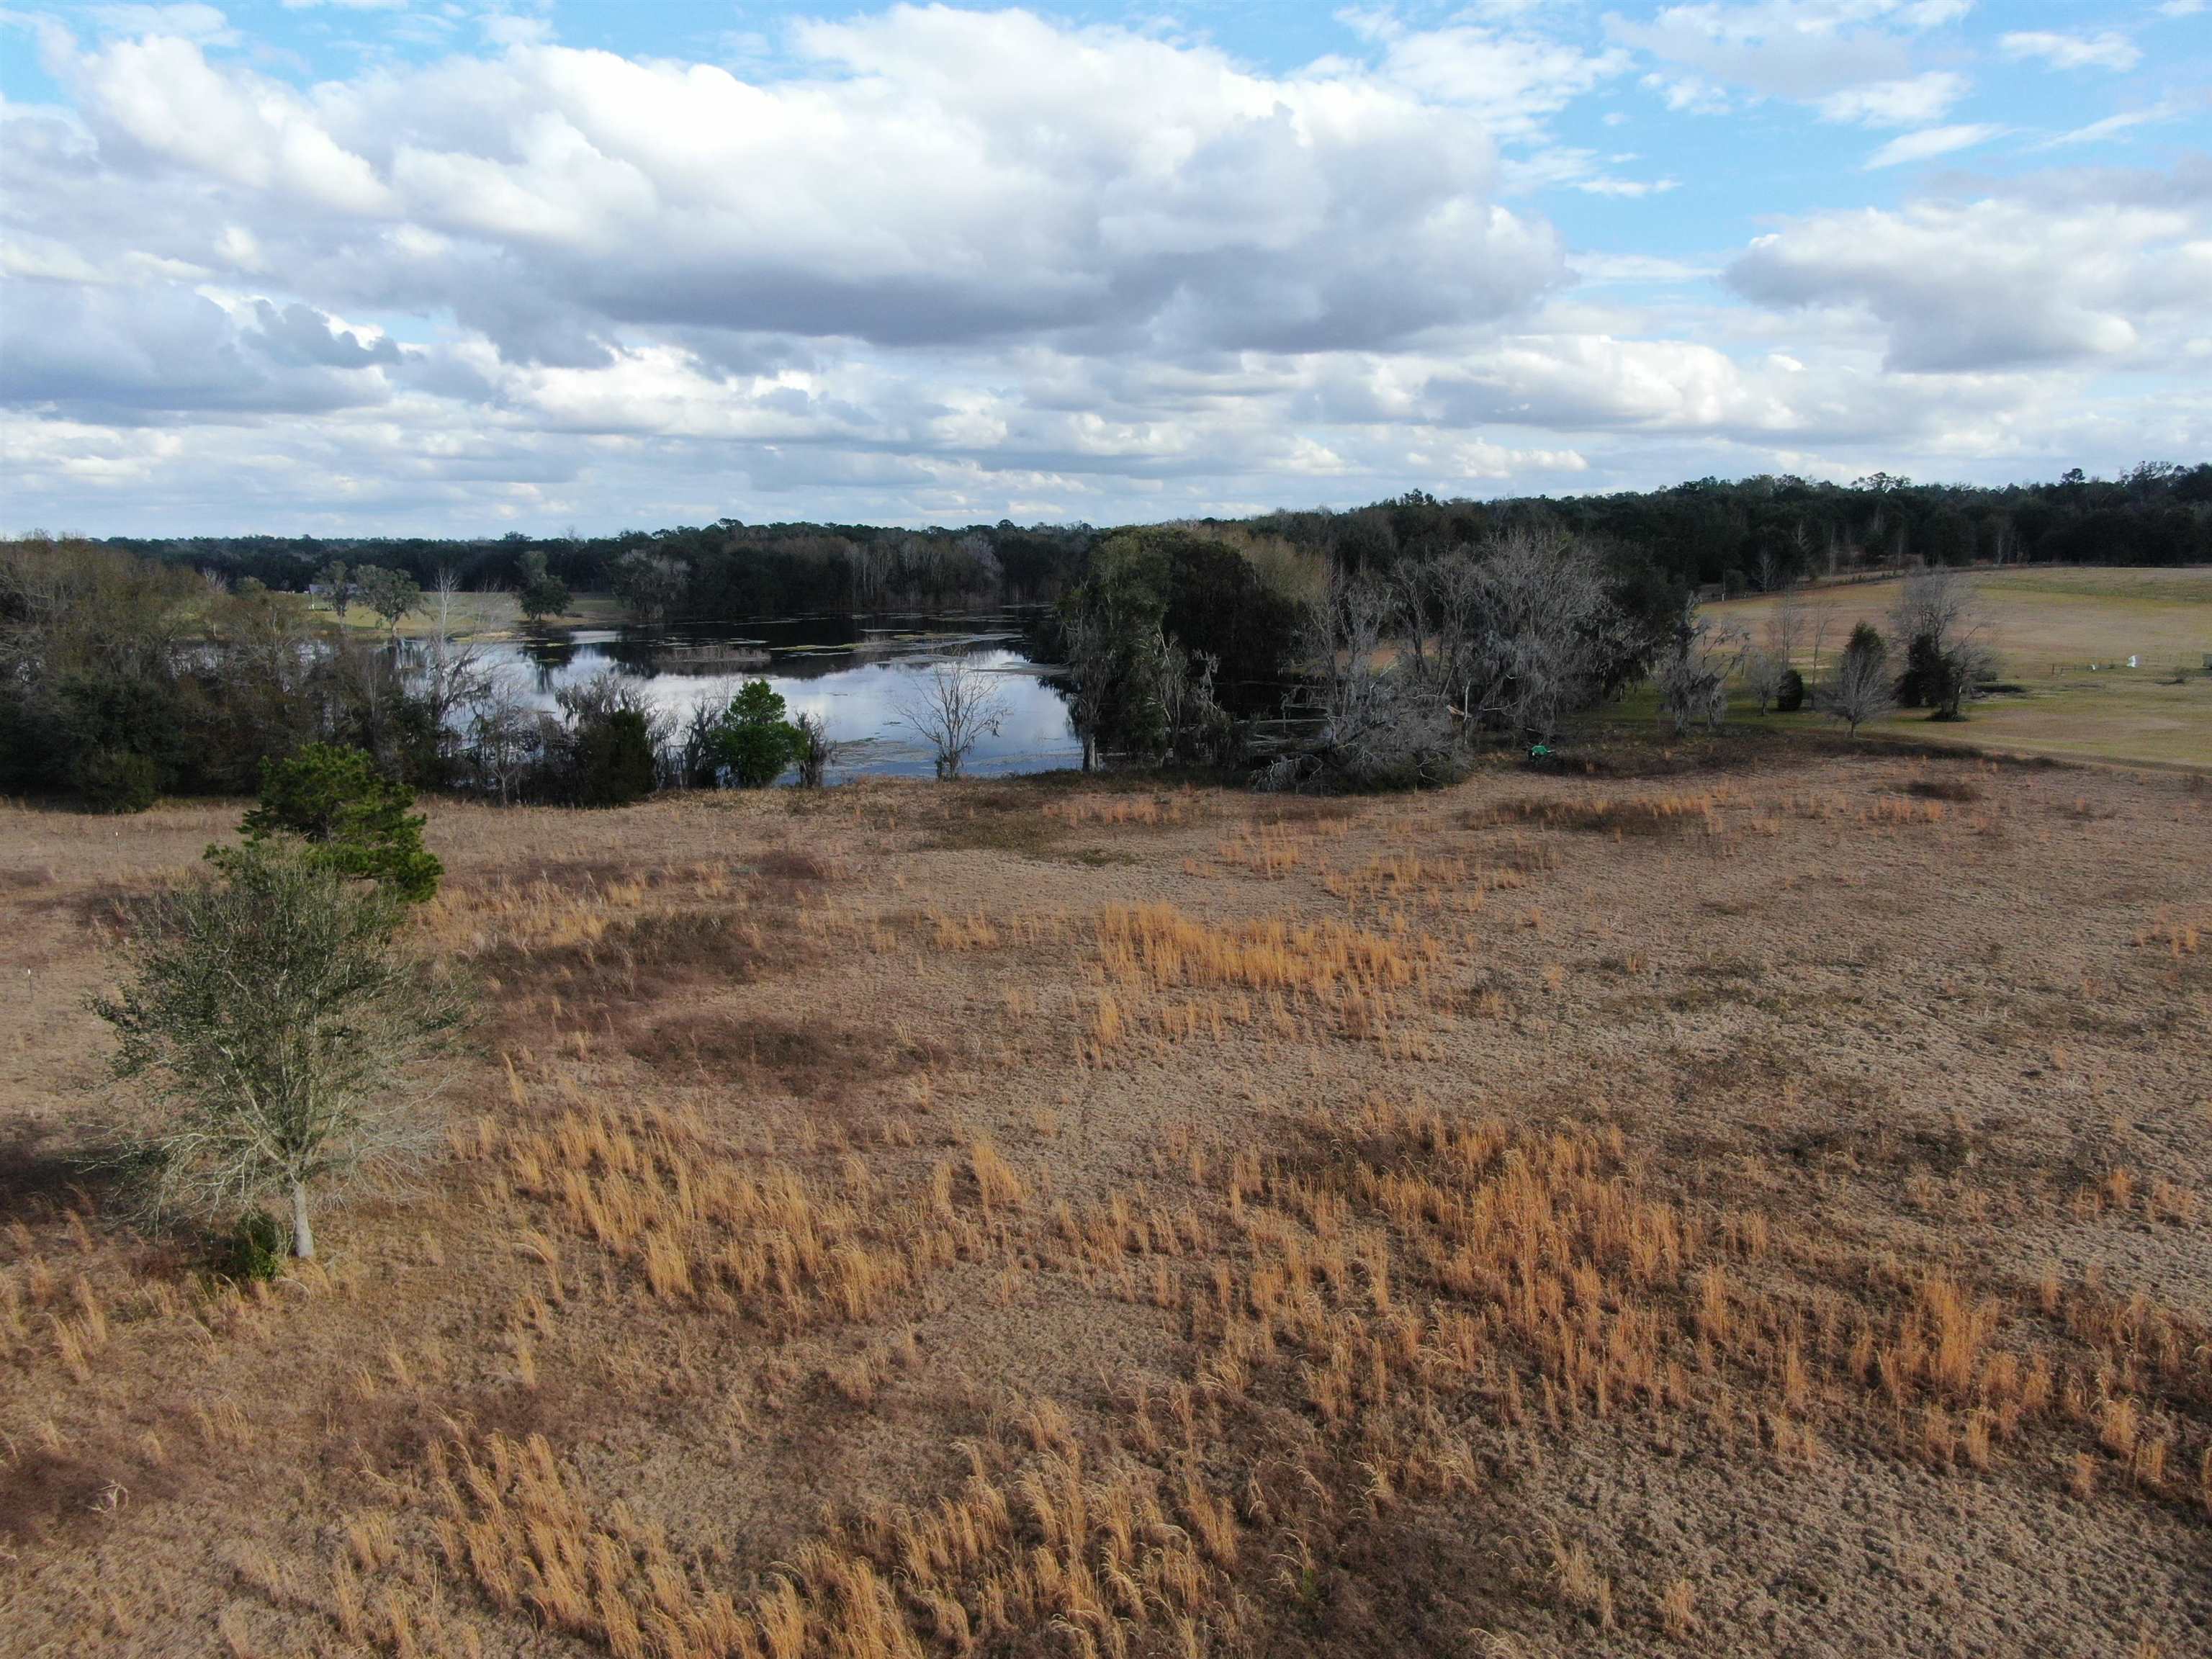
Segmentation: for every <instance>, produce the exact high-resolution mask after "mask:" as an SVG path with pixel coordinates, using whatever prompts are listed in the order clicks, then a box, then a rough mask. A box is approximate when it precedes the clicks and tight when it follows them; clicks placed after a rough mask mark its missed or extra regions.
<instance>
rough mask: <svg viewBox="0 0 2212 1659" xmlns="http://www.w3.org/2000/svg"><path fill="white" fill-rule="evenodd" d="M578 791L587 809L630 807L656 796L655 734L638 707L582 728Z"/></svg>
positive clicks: (577, 744) (578, 742)
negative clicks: (648, 797) (651, 795)
mask: <svg viewBox="0 0 2212 1659" xmlns="http://www.w3.org/2000/svg"><path fill="white" fill-rule="evenodd" d="M575 754H576V789H577V795H578V798H579V799H580V800H581V801H582V802H583V804H584V805H586V806H627V805H629V804H630V803H631V802H632V801H635V800H642V799H645V798H646V797H647V795H649V794H651V793H653V784H654V782H655V781H656V778H655V771H654V767H653V732H652V727H651V726H650V725H649V724H648V723H647V720H646V717H645V715H644V714H642V713H641V712H640V711H639V710H637V709H635V708H617V709H615V710H613V711H612V712H611V713H609V714H605V715H603V716H601V717H600V718H599V719H596V720H590V721H588V722H584V723H582V724H580V726H579V728H578V730H577V732H576V738H575Z"/></svg>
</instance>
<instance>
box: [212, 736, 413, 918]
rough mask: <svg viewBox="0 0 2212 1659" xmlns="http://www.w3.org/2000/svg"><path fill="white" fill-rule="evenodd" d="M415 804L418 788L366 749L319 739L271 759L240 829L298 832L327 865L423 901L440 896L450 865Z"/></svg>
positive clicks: (263, 833)
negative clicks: (432, 846)
mask: <svg viewBox="0 0 2212 1659" xmlns="http://www.w3.org/2000/svg"><path fill="white" fill-rule="evenodd" d="M414 804H415V796H414V793H413V792H412V791H411V790H410V789H409V788H408V787H407V786H406V785H405V784H404V783H400V782H398V781H396V780H394V779H392V778H387V777H386V776H385V775H383V774H382V773H380V772H379V771H378V770H377V769H376V763H375V762H374V760H373V759H371V758H370V757H369V756H368V754H367V753H366V752H364V751H363V750H359V749H343V748H340V747H338V746H337V745H336V744H327V743H311V744H305V745H303V746H302V747H301V748H300V749H298V750H295V751H294V752H293V753H292V754H290V755H288V756H286V757H284V758H283V760H276V761H267V762H264V763H263V764H262V768H261V804H260V805H258V806H256V807H255V808H254V809H253V810H252V811H250V812H248V813H247V814H246V817H245V818H244V819H243V820H242V821H241V822H240V824H239V826H238V827H239V829H240V833H241V834H243V835H244V836H246V839H247V840H248V841H251V842H264V841H266V840H268V839H269V838H270V836H274V835H279V834H284V835H294V836H299V837H300V838H301V840H303V841H305V842H307V844H308V846H309V847H310V848H313V852H314V860H315V862H317V863H319V864H320V865H322V866H324V867H325V868H326V869H330V870H334V871H336V872H337V873H338V874H340V875H344V876H361V877H365V878H368V879H369V880H371V881H374V882H375V883H376V884H378V885H379V886H380V887H385V888H388V889H390V890H392V892H393V893H395V894H396V895H398V896H399V897H401V898H404V899H405V900H407V901H408V902H410V903H415V904H420V903H422V902H423V901H425V900H426V899H428V898H430V897H432V896H435V894H436V892H437V890H438V880H439V878H440V877H441V876H443V875H444V874H445V866H443V865H441V864H440V863H439V862H438V860H436V859H435V857H433V856H432V855H431V854H429V853H428V851H426V850H425V849H424V848H423V846H422V824H423V819H422V817H421V816H420V815H418V814H414V813H410V811H408V810H407V809H408V808H409V807H410V806H412V805H414Z"/></svg>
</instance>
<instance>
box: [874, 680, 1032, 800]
mask: <svg viewBox="0 0 2212 1659" xmlns="http://www.w3.org/2000/svg"><path fill="white" fill-rule="evenodd" d="M891 702H892V706H893V707H894V708H896V709H897V710H898V712H899V714H900V715H901V716H902V718H903V719H904V720H906V722H907V724H908V725H909V726H913V727H914V729H915V732H919V733H920V734H921V738H922V739H923V741H924V742H926V743H927V744H929V745H930V747H931V748H932V749H933V750H935V751H936V757H937V775H938V776H939V777H940V778H957V777H958V776H959V775H960V774H961V770H962V769H963V767H965V766H966V764H967V763H968V756H969V751H971V750H973V749H974V748H975V745H976V744H979V743H981V741H982V740H983V739H984V738H987V737H992V736H994V735H996V734H997V732H998V730H999V728H1000V726H1001V725H1003V724H1004V723H1005V720H1006V698H1005V696H1004V695H1003V694H1002V693H1001V692H1000V690H999V686H998V683H997V681H996V680H995V679H994V678H993V676H992V675H991V674H990V673H989V672H988V671H987V670H984V669H981V668H978V667H976V666H975V665H974V664H972V663H969V662H963V661H961V660H959V659H944V660H940V661H939V662H938V663H937V664H936V665H933V667H932V668H931V669H930V670H929V671H928V672H927V673H926V674H924V675H923V676H922V677H921V680H920V681H919V683H918V684H913V685H910V686H908V687H907V688H905V689H904V690H902V691H900V692H899V693H897V694H896V695H895V696H893V697H892V699H891Z"/></svg>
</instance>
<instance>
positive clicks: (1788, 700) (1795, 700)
mask: <svg viewBox="0 0 2212 1659" xmlns="http://www.w3.org/2000/svg"><path fill="white" fill-rule="evenodd" d="M1804 706H1805V677H1804V676H1803V675H1802V674H1801V673H1799V672H1798V671H1796V669H1794V668H1785V669H1784V670H1783V671H1782V684H1780V685H1778V687H1776V688H1775V692H1774V707H1775V709H1776V712H1778V713H1779V714H1796V712H1797V711H1798V710H1799V709H1801V708H1803V707H1804Z"/></svg>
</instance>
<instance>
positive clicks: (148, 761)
mask: <svg viewBox="0 0 2212 1659" xmlns="http://www.w3.org/2000/svg"><path fill="white" fill-rule="evenodd" d="M73 770H74V772H75V774H76V788H77V793H78V794H79V795H81V796H82V797H83V799H84V804H85V805H86V806H87V807H88V808H90V809H91V810H92V811H95V812H143V811H145V810H146V809H147V808H148V807H149V806H151V805H153V804H154V798H155V796H156V795H158V794H160V793H161V769H159V768H158V767H156V766H155V764H154V762H153V760H152V758H151V757H149V756H145V755H134V754H131V753H130V752H129V751H128V750H121V749H95V750H92V751H91V752H90V753H89V754H85V755H80V756H79V757H77V762H76V766H75V768H74V769H73Z"/></svg>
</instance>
